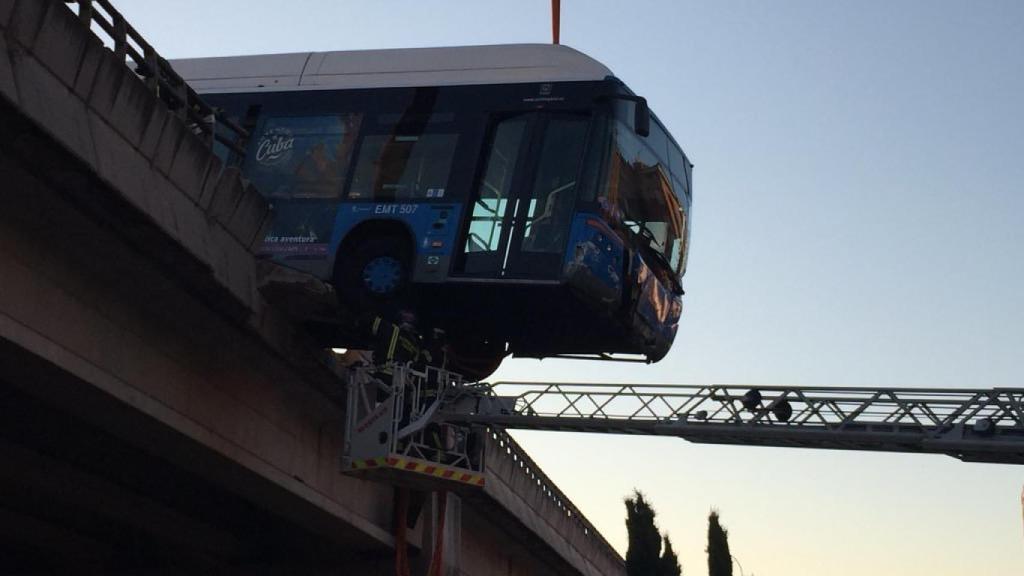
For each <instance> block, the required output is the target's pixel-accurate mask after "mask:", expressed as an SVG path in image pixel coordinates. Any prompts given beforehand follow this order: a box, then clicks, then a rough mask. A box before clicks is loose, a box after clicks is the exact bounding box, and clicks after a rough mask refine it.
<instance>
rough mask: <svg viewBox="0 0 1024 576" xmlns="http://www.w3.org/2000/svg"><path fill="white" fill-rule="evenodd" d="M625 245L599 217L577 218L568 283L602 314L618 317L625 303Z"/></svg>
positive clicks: (568, 256)
mask: <svg viewBox="0 0 1024 576" xmlns="http://www.w3.org/2000/svg"><path fill="white" fill-rule="evenodd" d="M623 257H624V250H623V245H622V241H621V240H620V239H619V238H618V236H616V235H615V233H614V232H612V230H611V229H610V228H608V227H607V225H605V224H604V223H603V222H602V221H601V219H600V217H599V216H597V215H596V214H590V213H586V212H583V213H580V214H577V215H576V217H575V218H574V219H573V223H572V229H571V232H570V234H569V247H568V249H567V250H566V258H565V266H564V275H565V279H566V282H567V283H568V284H569V286H570V287H572V288H573V289H574V290H575V291H577V292H578V293H579V294H580V295H582V296H583V297H584V299H585V300H587V301H589V302H592V303H595V304H597V305H598V306H599V307H600V309H601V310H602V311H606V312H607V313H608V314H614V313H615V312H616V311H617V310H618V309H619V306H620V304H621V303H622V271H623Z"/></svg>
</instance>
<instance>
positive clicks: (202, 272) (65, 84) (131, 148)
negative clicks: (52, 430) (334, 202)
mask: <svg viewBox="0 0 1024 576" xmlns="http://www.w3.org/2000/svg"><path fill="white" fill-rule="evenodd" d="M0 27H2V32H3V34H2V35H0V100H3V101H6V103H5V105H4V108H5V109H7V110H14V109H16V110H17V113H18V114H19V115H22V116H24V117H26V118H27V119H29V120H30V121H31V122H33V123H34V124H35V125H36V126H37V127H39V128H40V129H41V131H42V132H44V133H45V134H46V135H48V136H49V138H51V139H52V141H54V142H57V143H59V146H58V147H56V148H53V145H52V144H51V145H50V147H51V148H53V150H49V149H47V148H45V147H44V146H42V145H39V146H34V145H33V144H32V141H31V139H29V138H28V137H27V136H26V137H21V139H22V141H20V142H17V143H10V142H8V143H7V145H8V147H7V149H6V151H5V154H6V155H5V157H4V158H3V160H4V164H5V167H4V172H3V174H4V177H5V179H6V181H5V182H4V183H3V199H4V203H5V205H6V206H8V207H14V208H15V209H14V210H5V217H7V218H5V220H7V221H6V227H5V229H4V236H5V237H4V242H3V244H2V247H3V251H2V253H3V260H2V262H0V265H2V267H3V274H2V277H3V283H2V284H3V285H2V297H0V327H2V330H0V335H2V336H3V337H4V338H5V339H7V340H8V341H10V342H14V343H16V344H17V345H19V346H22V347H23V348H25V349H26V350H30V351H32V352H33V353H35V354H36V355H38V356H40V357H43V358H45V359H47V360H49V361H51V362H53V363H54V364H55V365H57V366H59V367H61V368H62V369H64V370H66V371H67V372H69V373H70V374H73V375H75V376H77V377H78V378H80V379H81V381H83V382H85V383H88V384H89V385H91V386H94V387H96V388H97V389H99V390H102V391H103V392H105V393H106V394H108V395H109V396H111V397H113V398H116V399H118V400H119V401H121V402H123V403H125V404H127V405H130V406H132V407H133V408H135V409H137V410H138V411H140V412H142V413H143V414H146V415H148V416H149V417H151V418H153V419H155V420H156V421H159V422H161V423H163V424H164V425H166V426H168V427H170V428H171V429H174V430H177V431H178V432H180V433H182V434H184V435H185V436H187V437H188V438H190V439H191V440H193V441H195V442H197V443H199V444H200V445H202V446H206V447H207V448H209V449H211V450H214V451H216V452H217V453H220V454H222V455H224V456H226V457H227V458H229V459H230V460H232V461H234V462H237V463H239V464H241V465H242V466H244V467H245V468H247V469H248V470H250V471H251V472H253V473H255V474H258V475H259V476H261V477H262V478H264V479H267V480H269V481H271V482H272V483H274V484H275V485H276V486H277V487H278V488H280V489H283V490H284V491H285V492H287V493H290V494H291V495H292V496H293V497H295V498H296V499H297V500H298V501H303V502H306V503H310V504H312V505H313V506H315V507H316V508H319V509H321V510H324V511H326V512H327V514H328V515H329V516H333V517H334V518H336V519H337V520H338V521H339V522H341V523H343V524H346V525H350V526H355V527H358V529H359V530H360V531H362V532H363V533H365V534H366V535H367V536H368V538H369V540H370V541H376V543H377V545H378V546H380V547H381V548H382V549H386V548H387V547H388V546H390V545H391V543H392V538H391V535H390V517H391V500H392V491H391V489H390V487H387V486H382V485H377V484H372V483H369V482H364V481H360V480H356V479H353V478H350V477H347V476H343V475H341V474H339V473H338V470H339V463H338V455H339V454H340V429H341V422H342V421H343V415H342V413H341V409H340V407H338V405H337V404H336V403H334V402H332V401H331V400H330V399H328V398H327V397H326V396H325V395H324V393H323V392H324V391H325V390H326V389H328V388H330V387H331V386H333V387H335V388H337V387H340V386H341V385H342V381H341V380H340V379H339V378H338V377H337V375H336V374H334V373H332V371H331V369H330V366H329V364H328V363H327V362H323V361H321V358H319V357H318V356H317V355H316V353H315V351H314V352H309V349H310V347H307V346H304V342H302V340H301V335H297V334H296V333H295V332H294V330H293V329H292V328H291V326H290V325H289V324H288V322H287V319H285V318H283V317H281V316H280V315H278V314H276V313H275V311H274V310H273V309H270V308H268V307H266V306H265V305H264V304H263V302H262V300H261V299H260V297H259V294H258V293H257V291H256V286H255V280H254V278H255V262H254V258H253V255H252V252H251V246H252V244H253V242H254V241H256V239H257V238H259V236H260V233H261V230H262V229H263V227H264V226H265V220H266V217H267V206H266V203H265V202H264V201H263V199H262V198H261V197H260V196H259V195H258V193H256V192H255V191H254V190H252V189H251V188H246V187H244V186H243V183H242V181H241V179H240V178H239V175H238V173H237V171H236V170H232V169H228V170H222V169H221V166H220V164H219V161H218V160H217V159H216V157H215V156H214V155H212V154H211V152H210V151H209V149H207V148H206V147H205V145H204V144H203V142H202V141H200V140H199V139H198V138H195V137H194V136H193V135H192V134H191V133H190V131H189V130H188V129H187V127H186V126H185V125H184V124H183V123H182V122H181V121H180V120H179V119H178V118H177V117H176V116H174V115H172V114H170V113H169V112H168V111H167V109H166V107H165V106H164V105H163V103H161V102H160V101H158V100H157V99H156V98H155V97H154V96H153V95H152V94H151V93H149V92H148V91H147V90H146V89H145V86H144V85H143V84H142V83H141V82H140V81H139V80H138V78H137V77H136V76H135V75H134V74H133V73H132V72H131V71H130V70H129V69H128V68H127V67H126V66H125V64H124V63H123V62H118V61H117V60H116V59H115V58H114V55H113V53H111V52H110V51H109V50H107V49H105V48H104V47H103V46H102V44H101V43H100V41H99V39H97V38H96V37H95V36H93V35H92V34H91V33H89V32H88V31H87V30H86V29H85V28H84V27H83V26H82V25H81V24H80V23H79V22H78V20H77V18H75V16H74V15H73V14H72V13H71V12H70V11H69V10H68V9H67V7H65V6H64V5H63V3H62V2H59V1H50V0H18V1H16V2H15V1H12V0H0ZM7 114H8V116H7V117H6V118H5V121H8V123H9V122H13V120H10V117H11V116H12V113H10V112H8V113H7ZM7 136H8V137H12V135H11V134H7ZM60 146H62V147H63V150H61V149H60ZM58 159H59V160H58ZM60 195H62V196H63V199H64V200H66V201H67V202H65V203H64V204H61V203H57V202H50V203H48V204H46V205H45V208H43V205H42V204H39V203H40V202H43V201H44V200H45V199H46V198H48V197H56V196H60ZM108 196H114V197H115V198H114V199H113V200H112V199H110V198H107V197H108ZM117 202H121V203H123V204H126V205H127V206H129V207H131V210H121V211H114V210H112V209H111V208H110V207H111V206H114V205H116V204H117ZM37 205H38V209H33V207H34V206H37ZM76 214H77V216H76ZM82 214H85V215H86V217H85V218H83V216H82ZM30 217H37V218H38V220H37V221H36V222H35V223H34V224H30V223H29V220H30ZM154 228H155V229H157V230H159V232H160V233H161V234H162V237H157V236H154V235H153V234H152V233H151V232H148V231H149V230H150V229H154ZM51 236H52V238H50V241H52V242H50V243H46V242H44V241H43V239H44V238H46V237H51ZM165 237H169V238H170V239H171V242H167V241H166V238H165ZM86 246H89V249H88V250H87V251H86V250H85V247H86ZM71 255H74V256H71ZM65 256H67V257H65ZM297 366H298V367H301V369H296V367H297ZM328 391H329V390H328ZM163 448H169V447H163ZM287 505H288V504H287V501H286V500H285V501H282V502H281V506H282V507H284V506H287ZM307 520H308V518H307ZM329 525H330V522H328V523H327V524H326V525H325V526H324V529H335V530H336V529H337V526H335V527H334V528H328V526H329Z"/></svg>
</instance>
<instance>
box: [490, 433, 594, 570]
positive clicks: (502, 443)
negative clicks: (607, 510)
mask: <svg viewBox="0 0 1024 576" xmlns="http://www.w3.org/2000/svg"><path fill="white" fill-rule="evenodd" d="M488 433H489V434H490V436H491V440H492V441H494V442H496V443H497V444H498V448H499V449H500V450H504V451H505V453H506V454H507V455H508V457H510V458H511V459H512V460H513V461H515V462H516V463H517V466H518V468H519V469H520V470H522V473H523V474H525V475H526V476H527V477H528V478H530V479H531V480H533V481H534V482H535V483H536V484H537V487H538V488H539V489H540V490H541V491H542V492H543V493H544V494H545V496H547V497H548V499H550V500H551V502H552V503H554V505H555V506H556V507H557V508H558V509H560V510H562V512H563V513H564V514H565V515H566V517H568V518H570V519H572V521H574V522H576V523H577V524H579V525H580V528H581V529H582V530H583V533H584V534H586V535H587V536H589V537H591V538H598V539H599V540H600V541H601V542H602V543H604V544H605V545H606V546H607V547H608V549H610V550H614V547H613V546H612V545H611V544H610V543H608V541H607V540H606V539H605V537H604V535H602V534H601V532H600V531H599V530H598V529H597V528H595V527H594V525H593V524H591V523H590V521H589V520H587V517H586V516H584V515H583V512H580V510H579V508H577V507H576V505H575V504H573V503H572V501H571V500H569V497H568V496H566V495H565V493H564V492H562V491H561V490H559V488H558V486H557V485H555V483H554V482H553V481H552V480H551V479H550V478H548V477H547V475H545V474H544V472H542V471H541V469H540V466H538V465H537V463H535V462H534V461H533V459H531V458H530V457H529V456H528V455H527V454H526V450H525V449H523V447H521V446H520V445H519V444H518V443H517V442H516V441H515V440H514V439H513V438H512V437H511V436H510V435H509V434H508V432H506V431H504V430H503V429H501V428H496V427H488Z"/></svg>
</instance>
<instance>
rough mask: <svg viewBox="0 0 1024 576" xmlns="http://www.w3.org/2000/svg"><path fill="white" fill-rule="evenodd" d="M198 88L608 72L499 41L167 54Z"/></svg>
mask: <svg viewBox="0 0 1024 576" xmlns="http://www.w3.org/2000/svg"><path fill="white" fill-rule="evenodd" d="M171 64H172V65H173V66H174V69H175V70H176V71H177V72H178V73H179V74H181V76H182V77H183V78H184V79H185V80H186V81H187V82H188V83H189V84H190V85H192V87H193V88H194V89H195V90H196V91H197V92H251V91H264V90H317V89H321V90H323V89H351V88H397V87H415V86H454V85H473V84H518V83H533V82H568V81H588V80H603V79H605V78H607V77H609V76H611V75H612V73H611V71H610V70H609V69H608V68H607V67H605V66H604V64H601V63H600V62H598V61H597V60H594V59H593V58H591V57H589V56H587V55H586V54H583V53H582V52H578V51H576V50H574V49H572V48H569V47H568V46H562V45H553V44H498V45H491V46H452V47H445V48H403V49H390V50H358V51H355V50H353V51H344V52H340V51H339V52H300V53H294V54H262V55H253V56H224V57H215V58H192V59H183V60H173V61H172V62H171Z"/></svg>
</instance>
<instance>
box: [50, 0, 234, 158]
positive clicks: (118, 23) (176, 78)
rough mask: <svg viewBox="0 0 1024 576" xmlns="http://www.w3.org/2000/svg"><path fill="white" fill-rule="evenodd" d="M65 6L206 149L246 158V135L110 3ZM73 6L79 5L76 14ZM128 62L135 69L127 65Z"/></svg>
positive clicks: (89, 0)
mask: <svg viewBox="0 0 1024 576" xmlns="http://www.w3.org/2000/svg"><path fill="white" fill-rule="evenodd" d="M64 3H65V4H67V5H68V9H69V10H71V11H72V12H75V13H77V15H78V18H79V20H80V21H81V22H82V24H83V25H84V26H86V27H87V28H89V29H90V30H91V31H92V32H93V34H95V35H96V36H97V37H98V38H100V40H104V38H103V36H101V35H100V34H98V33H97V32H102V33H105V34H106V35H107V38H106V40H108V41H109V45H110V46H112V51H113V52H114V56H115V57H116V58H117V59H118V60H119V61H122V62H124V63H125V65H127V66H128V67H129V68H131V69H132V70H133V71H134V72H135V73H136V74H137V75H138V76H139V78H140V79H141V80H142V82H143V83H144V84H145V85H146V87H147V88H148V89H149V90H150V91H151V92H153V94H155V95H156V96H157V97H158V98H159V99H160V100H161V101H163V102H164V103H165V104H166V105H167V107H168V108H169V109H170V110H171V112H173V113H174V114H175V115H177V116H178V117H179V118H181V119H182V120H184V121H186V122H188V123H189V124H190V125H191V126H192V127H193V131H194V132H195V133H196V134H197V135H198V136H200V137H201V138H202V139H203V140H204V141H206V143H207V144H208V145H210V146H211V147H212V146H213V143H214V142H215V141H216V142H220V143H221V144H223V145H224V146H226V147H227V148H229V149H230V150H231V151H232V152H234V153H236V154H239V155H245V147H244V145H245V141H246V140H247V139H248V137H249V134H248V132H247V131H246V130H245V129H244V128H242V127H241V126H239V125H238V124H236V123H234V122H232V121H231V120H229V119H227V118H225V117H224V116H223V115H222V114H220V113H219V112H218V111H217V110H215V109H213V108H212V107H211V106H209V105H208V104H206V103H205V102H203V100H202V99H201V98H200V97H199V95H198V94H196V92H195V90H193V89H192V88H191V87H190V86H189V85H188V83H186V82H185V80H184V79H183V78H182V77H181V76H180V75H178V73H177V72H175V71H174V68H172V67H171V65H170V64H169V63H168V62H167V60H165V59H164V58H162V57H161V56H160V55H159V54H158V53H157V52H156V50H155V49H154V48H153V46H151V45H150V44H149V43H148V42H146V40H145V39H144V38H143V37H142V35H141V34H139V33H138V31H137V30H135V28H133V27H132V26H131V24H129V23H128V22H127V21H126V20H125V18H124V16H122V15H121V13H120V12H118V11H117V9H115V8H114V7H113V6H112V5H111V3H110V2H109V0H64ZM72 4H77V5H78V10H77V12H76V11H75V9H74V7H73V6H71V5H72ZM94 24H95V26H93V25H94ZM129 58H130V59H131V63H133V64H134V66H132V65H131V63H129V60H128V59H129ZM219 127H223V129H224V131H226V132H227V134H224V133H221V130H219V129H218V128H219Z"/></svg>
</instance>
